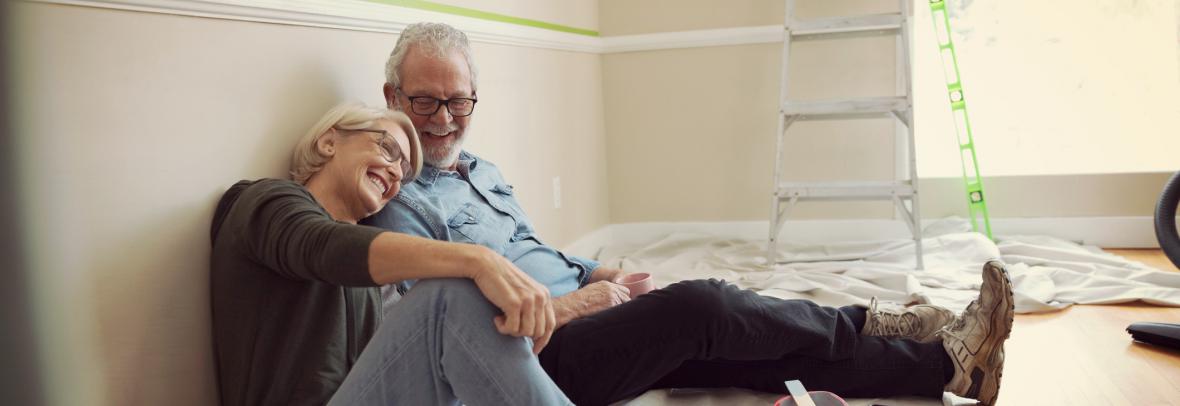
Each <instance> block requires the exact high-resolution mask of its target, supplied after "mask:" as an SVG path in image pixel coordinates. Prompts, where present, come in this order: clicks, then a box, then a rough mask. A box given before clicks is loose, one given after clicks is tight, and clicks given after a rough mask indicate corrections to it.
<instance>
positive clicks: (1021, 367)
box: [998, 250, 1180, 406]
mask: <svg viewBox="0 0 1180 406" xmlns="http://www.w3.org/2000/svg"><path fill="white" fill-rule="evenodd" d="M1108 251H1109V252H1112V253H1115V254H1117V255H1121V256H1124V257H1126V258H1128V259H1131V260H1134V261H1139V262H1143V263H1146V264H1148V265H1151V266H1154V267H1156V268H1159V269H1164V270H1170V271H1173V272H1177V271H1178V270H1177V269H1176V267H1175V266H1173V265H1172V263H1171V262H1169V261H1168V259H1167V258H1166V257H1164V255H1163V253H1162V252H1160V251H1159V250H1108ZM1139 321H1153V322H1164V323H1180V308H1167V307H1157V306H1151V305H1145V304H1141V303H1136V304H1131V305H1118V306H1089V305H1087V306H1073V307H1071V308H1069V309H1067V310H1065V311H1061V312H1054V313H1049V314H1032V315H1016V321H1015V323H1016V324H1015V326H1014V327H1013V329H1012V336H1011V338H1009V339H1008V342H1007V344H1006V345H1005V350H1006V352H1007V361H1006V362H1005V366H1004V380H1003V384H1002V385H1001V389H1000V399H999V402H998V404H1000V405H1135V406H1139V405H1176V406H1180V351H1176V350H1166V349H1161V348H1159V347H1153V346H1150V345H1146V344H1140V343H1136V342H1133V341H1132V340H1131V337H1130V335H1129V334H1127V332H1126V328H1127V325H1129V324H1131V323H1134V322H1139Z"/></svg>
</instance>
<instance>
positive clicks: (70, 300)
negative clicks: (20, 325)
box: [13, 3, 608, 405]
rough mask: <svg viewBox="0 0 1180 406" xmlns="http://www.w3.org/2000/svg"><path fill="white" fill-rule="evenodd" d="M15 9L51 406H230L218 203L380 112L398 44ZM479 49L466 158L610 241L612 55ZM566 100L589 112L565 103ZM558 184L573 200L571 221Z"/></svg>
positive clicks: (363, 37) (539, 210) (353, 35)
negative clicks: (332, 126)
mask: <svg viewBox="0 0 1180 406" xmlns="http://www.w3.org/2000/svg"><path fill="white" fill-rule="evenodd" d="M14 12H15V15H13V17H14V19H13V21H15V23H16V24H18V27H15V32H16V33H17V36H18V38H17V41H16V46H17V49H16V50H15V51H16V54H15V57H14V58H13V60H14V61H16V62H17V63H16V64H15V65H16V66H15V68H16V72H15V74H16V76H15V80H14V83H16V84H17V88H16V89H15V90H16V92H17V94H18V95H19V96H18V99H19V100H20V103H19V104H18V105H17V106H16V107H17V108H18V110H17V111H16V114H15V115H14V116H15V117H19V119H20V120H19V124H20V125H21V128H20V130H19V132H18V133H19V134H20V135H21V136H20V137H19V139H18V140H17V142H18V150H17V152H18V154H19V156H20V165H19V167H20V169H21V173H20V180H21V181H22V182H23V188H21V190H20V194H19V195H20V196H21V198H22V199H23V201H22V203H23V204H24V206H25V207H26V208H27V212H26V213H27V216H26V217H27V218H26V225H27V226H28V228H29V229H30V230H31V234H30V235H28V236H27V241H28V242H29V244H30V255H29V258H30V260H31V264H30V269H32V270H33V272H34V274H33V275H32V278H33V284H34V291H33V292H34V296H35V305H36V312H37V316H38V322H39V323H40V325H39V327H38V333H39V334H38V335H39V336H40V337H41V341H42V344H43V345H44V348H46V350H47V351H46V354H45V355H46V357H47V362H48V365H47V373H48V376H47V378H48V380H47V382H46V383H47V386H48V387H50V388H53V391H52V392H51V393H50V396H51V400H52V401H53V402H52V403H53V404H61V405H95V404H97V405H101V404H110V405H165V404H166V405H209V404H215V384H214V380H213V364H212V358H211V343H210V331H209V328H210V320H209V303H208V297H209V291H208V284H207V280H208V269H207V267H208V263H207V256H208V249H209V248H208V247H209V243H208V228H209V219H210V215H211V212H212V209H213V207H214V204H215V202H216V200H217V199H218V197H219V196H220V194H221V193H222V192H223V191H224V190H225V189H226V188H227V187H228V186H229V185H231V184H232V183H233V182H234V181H237V180H238V179H243V178H247V179H248V178H258V177H275V176H283V174H284V171H285V169H286V164H287V157H288V152H289V150H290V148H291V146H292V143H293V141H294V139H295V137H297V136H299V135H301V134H302V133H303V131H304V129H305V128H306V127H308V126H310V125H311V124H312V123H313V122H314V120H316V119H317V118H318V117H319V115H320V114H322V113H323V112H324V111H325V110H326V109H327V108H328V107H329V106H331V105H332V104H334V103H335V102H337V101H339V100H342V99H357V100H362V101H365V102H368V103H380V102H381V93H380V87H381V84H382V82H383V71H382V70H383V65H384V62H385V58H386V56H387V55H388V53H389V51H390V49H391V48H392V46H393V43H394V41H395V38H396V37H395V36H393V35H388V34H375V33H363V32H354V31H345V30H331V29H316V28H307V27H295V26H285V25H274V24H261V23H248V22H238V21H228V20H219V19H205V18H192V17H180V16H172V15H161V14H147V13H135V12H124V11H111V10H104V9H94V8H85V7H74V6H58V5H45V4H30V3H18V4H17V5H16V6H15V9H14ZM474 48H475V56H476V58H477V62H478V63H479V66H480V68H481V73H482V75H481V87H480V96H481V102H480V105H479V107H480V109H479V111H478V112H477V115H476V119H475V121H474V124H473V129H472V130H471V131H470V132H469V134H470V136H471V139H470V141H469V144H468V147H469V149H470V150H473V151H475V152H477V153H479V154H481V155H483V156H485V157H487V158H489V159H491V160H492V161H495V162H497V163H498V164H499V165H500V167H501V168H502V169H503V171H504V172H505V175H506V176H507V178H508V179H509V180H510V181H511V182H513V183H514V184H515V186H516V187H517V190H518V191H519V193H520V194H519V196H520V198H521V201H522V204H523V205H524V206H525V209H526V210H527V211H528V212H530V213H531V214H532V216H533V218H534V220H535V222H536V225H537V227H538V229H539V230H540V232H541V235H542V236H545V237H546V238H547V240H548V241H549V242H552V243H554V244H558V245H562V244H565V243H567V242H569V241H571V240H572V239H574V238H576V237H578V236H580V235H582V234H585V233H587V232H589V231H591V230H593V229H596V228H598V227H600V226H603V225H605V224H606V223H607V221H608V216H607V200H606V192H607V190H606V188H607V186H606V178H605V173H604V170H603V169H602V163H603V162H604V161H605V140H604V129H603V124H602V123H603V121H604V120H603V111H602V108H601V106H602V101H601V90H600V89H601V88H602V86H601V72H600V70H601V68H600V60H599V57H598V56H597V55H592V54H581V53H569V52H558V51H547V50H539V49H524V48H515V47H505V46H492V45H484V44H476V45H475V47H474ZM522 60H527V61H528V63H527V64H522V63H520V61H522ZM562 94H564V95H577V97H564V98H562V99H561V103H555V102H553V100H554V99H552V97H553V96H554V95H562ZM554 176H561V177H562V180H563V183H564V189H565V190H566V191H567V192H566V195H565V199H564V202H563V204H564V207H563V208H561V209H560V210H555V209H553V205H552V203H551V201H552V191H551V187H552V186H551V185H552V177H554ZM572 191H577V192H578V193H576V194H575V193H572Z"/></svg>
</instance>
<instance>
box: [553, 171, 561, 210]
mask: <svg viewBox="0 0 1180 406" xmlns="http://www.w3.org/2000/svg"><path fill="white" fill-rule="evenodd" d="M553 208H554V209H560V208H561V177H560V176H554V177H553Z"/></svg>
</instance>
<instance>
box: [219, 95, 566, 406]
mask: <svg viewBox="0 0 1180 406" xmlns="http://www.w3.org/2000/svg"><path fill="white" fill-rule="evenodd" d="M421 156H422V153H421V148H420V147H419V143H418V137H417V134H416V133H415V131H414V128H413V125H412V124H410V121H409V119H407V118H406V116H405V115H403V114H402V113H399V112H394V111H390V110H386V109H377V108H369V107H365V106H363V105H360V104H344V105H340V106H337V107H335V108H333V109H332V110H330V111H328V113H327V114H325V115H324V117H323V118H322V119H320V121H319V122H318V123H316V125H315V126H314V127H312V128H311V130H310V131H308V133H307V134H306V135H305V136H304V137H303V138H302V139H301V140H300V141H299V143H298V145H297V146H296V148H295V152H294V155H293V159H292V171H291V173H292V177H293V178H294V180H279V179H262V180H256V181H241V182H238V183H237V184H235V185H233V187H231V188H230V189H229V191H227V192H226V193H225V195H224V196H223V197H222V198H221V201H220V202H219V203H218V205H217V210H216V213H215V214H214V218H213V225H212V233H211V234H212V235H211V237H212V240H213V250H212V258H211V291H212V302H213V330H214V346H215V353H216V362H217V370H218V375H219V382H220V390H221V404H222V405H225V406H233V405H255V404H281V405H304V404H306V405H313V404H314V405H322V404H325V403H328V402H329V401H331V403H332V404H347V405H358V404H378V403H379V404H442V403H456V402H457V401H458V400H460V399H461V400H462V402H464V403H466V404H469V405H478V404H568V403H569V401H568V400H567V399H566V398H565V396H564V395H563V394H562V393H561V391H560V390H559V389H557V387H556V386H555V385H554V384H553V382H552V381H551V380H549V378H548V377H547V376H546V374H545V372H544V371H543V370H542V369H541V368H540V365H539V364H538V362H537V359H536V357H534V354H535V353H536V352H539V351H540V349H541V348H542V347H544V345H545V344H546V343H547V341H548V340H549V337H550V335H551V334H552V332H553V328H554V325H555V320H554V315H553V310H552V305H551V304H550V302H549V293H548V291H547V290H546V288H545V287H544V286H541V285H539V284H538V283H536V282H534V281H533V280H532V279H531V278H529V277H528V276H527V275H525V274H524V273H522V272H521V271H520V270H519V269H517V268H516V267H515V266H514V265H512V263H511V262H508V261H507V260H505V259H504V258H503V257H501V256H499V255H498V254H496V253H495V252H493V251H491V250H489V249H487V248H484V247H481V246H477V245H467V244H455V243H447V242H439V241H432V240H428V239H423V238H418V237H412V236H407V235H402V234H395V233H392V232H388V231H382V230H380V229H376V228H370V227H366V226H359V225H356V222H357V221H358V220H360V219H361V218H364V217H365V216H368V215H371V214H373V213H375V212H377V211H378V210H380V209H381V208H382V207H383V206H384V205H385V204H386V203H387V202H388V201H389V200H390V199H391V198H392V197H393V196H394V195H396V194H397V193H398V191H399V190H400V187H401V185H402V184H405V183H408V182H410V181H411V180H412V179H413V178H414V177H415V176H416V175H417V173H418V171H419V170H420V169H421V165H422V164H421V160H422V159H421ZM402 280H422V281H421V282H419V283H417V284H416V285H415V286H414V288H413V289H412V290H410V291H409V292H408V293H407V294H406V295H405V297H403V298H401V300H400V301H398V302H397V304H396V305H394V306H392V307H390V308H389V310H388V311H387V313H386V314H382V307H381V298H380V293H379V288H378V287H379V286H381V285H387V284H392V283H396V282H398V281H402ZM521 337H528V338H531V339H532V340H531V341H532V342H533V344H532V348H530V347H529V346H530V343H529V342H528V341H530V340H526V339H524V338H521ZM530 350H531V351H530Z"/></svg>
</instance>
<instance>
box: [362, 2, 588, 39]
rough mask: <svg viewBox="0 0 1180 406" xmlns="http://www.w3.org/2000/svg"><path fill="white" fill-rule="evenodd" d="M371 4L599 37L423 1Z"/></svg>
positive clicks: (569, 29)
mask: <svg viewBox="0 0 1180 406" xmlns="http://www.w3.org/2000/svg"><path fill="white" fill-rule="evenodd" d="M364 1H367V2H370V3H377V4H388V5H391V6H398V7H406V8H414V9H418V10H426V11H434V12H438V13H444V14H453V15H457V16H463V17H471V18H478V19H481V20H488V21H496V22H501V23H508V24H516V25H523V26H526V27H534V28H541V29H546V30H553V31H560V32H568V33H570V34H578V35H585V36H589V37H597V36H598V31H594V30H587V29H585V28H577V27H570V26H566V25H561V24H553V23H547V22H544V21H538V20H530V19H527V18H520V17H513V16H510V15H504V14H497V13H491V12H487V11H481V10H476V9H470V8H466V7H459V6H451V5H447V4H439V3H434V2H429V1H423V0H364Z"/></svg>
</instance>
